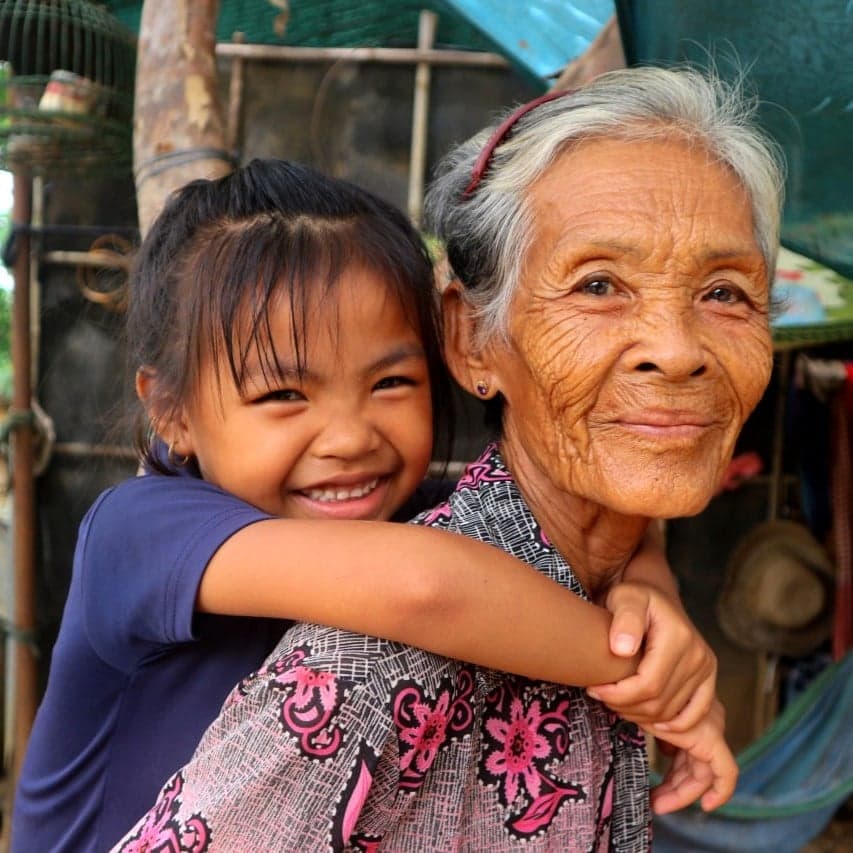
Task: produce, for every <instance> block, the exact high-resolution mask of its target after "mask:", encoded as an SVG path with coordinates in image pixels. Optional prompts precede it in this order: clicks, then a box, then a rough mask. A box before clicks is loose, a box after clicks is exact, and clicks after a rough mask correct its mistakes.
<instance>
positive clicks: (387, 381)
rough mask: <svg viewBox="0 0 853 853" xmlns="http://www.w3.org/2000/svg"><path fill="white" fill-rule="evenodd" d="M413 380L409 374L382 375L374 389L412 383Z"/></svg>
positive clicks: (385, 388) (397, 386)
mask: <svg viewBox="0 0 853 853" xmlns="http://www.w3.org/2000/svg"><path fill="white" fill-rule="evenodd" d="M414 384H415V380H414V379H412V378H411V377H409V376H384V377H383V378H382V379H380V380H379V381H378V382H377V383H376V384H375V385H374V386H373V390H374V391H385V390H387V389H389V388H400V387H401V386H405V385H414Z"/></svg>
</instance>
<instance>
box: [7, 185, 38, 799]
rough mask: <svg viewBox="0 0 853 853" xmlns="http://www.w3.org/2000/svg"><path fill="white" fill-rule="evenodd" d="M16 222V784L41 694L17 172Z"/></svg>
mask: <svg viewBox="0 0 853 853" xmlns="http://www.w3.org/2000/svg"><path fill="white" fill-rule="evenodd" d="M13 180H14V199H13V204H12V222H13V226H19V227H20V228H21V230H20V231H19V232H18V235H17V238H16V244H15V264H14V268H13V273H14V282H15V283H14V301H13V306H12V370H13V391H12V410H13V412H15V413H18V414H19V415H21V416H22V417H23V418H24V421H23V424H22V426H21V427H20V428H18V429H15V430H14V431H13V433H12V436H11V443H12V476H13V481H12V482H13V494H12V497H13V500H12V556H13V561H14V578H15V594H14V603H15V609H14V623H15V624H14V632H13V635H12V636H13V641H14V654H13V656H12V657H13V661H14V663H13V666H14V678H15V681H14V684H15V690H14V693H15V704H14V711H13V713H14V724H13V726H14V740H13V744H12V778H13V782H15V783H16V782H17V780H18V776H19V774H20V769H21V763H22V761H23V758H24V752H25V750H26V746H27V741H28V739H29V736H30V730H31V728H32V724H33V719H34V718H35V712H36V705H37V703H38V698H37V666H36V649H35V645H34V642H33V638H34V630H35V601H34V591H35V578H34V575H35V533H34V531H35V524H36V515H35V480H34V476H33V432H32V429H31V427H30V426H29V425H27V423H26V418H25V416H26V414H28V413H29V412H30V407H31V403H30V401H31V399H32V377H31V374H30V365H31V360H32V351H31V349H32V348H31V345H30V313H31V312H30V237H29V231H28V229H29V225H30V216H31V212H32V184H31V181H30V178H29V177H28V176H26V175H21V174H17V173H16V174H15V175H14V178H13Z"/></svg>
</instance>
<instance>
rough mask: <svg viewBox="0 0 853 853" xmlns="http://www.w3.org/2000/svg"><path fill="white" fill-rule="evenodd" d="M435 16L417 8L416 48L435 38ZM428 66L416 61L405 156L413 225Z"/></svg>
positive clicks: (417, 212)
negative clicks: (410, 132)
mask: <svg viewBox="0 0 853 853" xmlns="http://www.w3.org/2000/svg"><path fill="white" fill-rule="evenodd" d="M437 23H438V16H437V15H436V14H435V13H434V12H427V11H426V10H423V11H421V16H420V20H419V22H418V50H429V49H430V48H431V47H432V45H433V42H434V41H435V30H436V24H437ZM430 78H431V72H430V65H429V63H428V62H419V63H418V64H417V67H416V68H415V98H414V105H413V108H412V146H411V153H410V155H409V198H408V210H409V217H410V219H411V220H412V222H414V224H415V225H416V226H419V225H420V224H421V214H422V213H423V200H424V172H425V170H426V148H427V131H428V129H429V127H428V115H429V90H430Z"/></svg>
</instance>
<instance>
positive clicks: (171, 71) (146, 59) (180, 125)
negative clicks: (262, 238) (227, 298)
mask: <svg viewBox="0 0 853 853" xmlns="http://www.w3.org/2000/svg"><path fill="white" fill-rule="evenodd" d="M218 14H219V0H145V3H144V4H143V6H142V20H141V21H140V26H139V48H138V54H137V56H138V58H137V65H136V99H135V105H134V127H133V161H134V175H135V178H136V195H137V209H138V211H139V228H140V232H141V233H142V234H143V235H144V234H145V232H146V231H147V230H148V227H149V225H150V224H151V222H152V220H153V219H154V218H155V217H156V216H157V214H158V213H159V212H160V210H161V208H162V207H163V204H164V202H165V201H166V198H167V197H168V195H169V194H170V193H171V192H172V191H173V190H175V189H177V188H178V187H180V186H183V184H185V183H187V182H188V181H191V180H193V179H195V178H218V177H221V176H223V175H227V174H228V173H229V172H230V171H231V170H232V162H231V156H230V152H229V150H228V144H227V138H226V131H225V119H224V116H223V114H222V108H221V106H220V104H219V99H218V97H217V84H216V60H215V56H214V53H215V49H216V20H217V17H218Z"/></svg>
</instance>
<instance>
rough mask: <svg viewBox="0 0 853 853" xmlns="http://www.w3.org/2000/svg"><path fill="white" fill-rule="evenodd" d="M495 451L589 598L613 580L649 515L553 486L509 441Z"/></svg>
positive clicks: (634, 546) (619, 576) (636, 540)
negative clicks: (628, 513) (612, 507)
mask: <svg viewBox="0 0 853 853" xmlns="http://www.w3.org/2000/svg"><path fill="white" fill-rule="evenodd" d="M501 453H502V455H503V457H504V460H505V461H506V464H507V467H508V469H509V471H510V472H511V473H512V476H513V479H514V480H515V482H516V485H517V486H518V489H519V491H520V492H521V494H522V495H523V496H524V499H525V501H526V502H527V504H528V506H529V507H530V510H531V512H532V513H533V516H534V517H535V518H536V521H537V522H538V523H539V525H540V527H541V528H542V530H543V531H544V532H545V534H546V535H547V536H548V538H549V539H550V540H551V542H552V543H553V545H554V547H555V548H557V550H558V551H559V552H560V554H562V556H563V558H564V559H565V560H566V562H567V563H568V564H569V565H570V566H571V567H572V571H573V572H574V574H575V576H576V577H577V579H578V580H579V581H580V582H581V584H582V585H583V587H584V589H585V590H586V591H587V593H588V594H589V596H590V598H593V599H595V598H597V597H599V596H600V595H601V594H603V593H604V592H605V591H606V590H607V588H608V587H610V586H611V585H613V584H614V583H617V582H618V581H619V580H620V578H621V577H622V573H623V571H624V569H625V566H626V565H627V563H628V561H629V560H630V559H631V556H632V555H633V553H634V551H635V550H636V549H637V546H638V545H639V544H640V542H641V541H642V539H643V535H644V534H645V532H646V528H647V527H648V525H649V519H648V518H646V517H645V516H626V515H624V514H622V513H617V512H614V511H612V510H609V509H608V508H607V507H603V506H601V505H600V504H596V503H594V502H592V501H590V500H588V499H586V498H583V497H580V496H578V495H573V494H570V493H568V492H565V491H562V490H560V489H558V488H557V487H556V486H555V484H554V483H553V482H552V480H551V479H550V478H549V477H548V476H547V473H546V472H543V471H541V470H540V469H539V468H538V467H537V466H536V465H535V464H534V463H533V462H531V460H530V459H529V458H528V457H527V456H526V455H524V454H523V453H519V452H517V451H515V449H514V448H513V447H512V446H511V445H509V444H504V443H502V444H501Z"/></svg>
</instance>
